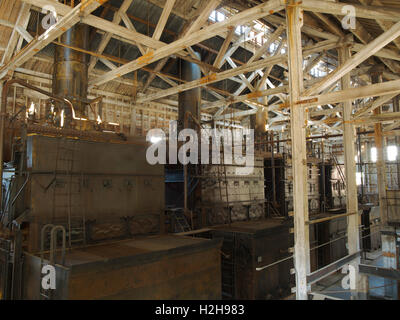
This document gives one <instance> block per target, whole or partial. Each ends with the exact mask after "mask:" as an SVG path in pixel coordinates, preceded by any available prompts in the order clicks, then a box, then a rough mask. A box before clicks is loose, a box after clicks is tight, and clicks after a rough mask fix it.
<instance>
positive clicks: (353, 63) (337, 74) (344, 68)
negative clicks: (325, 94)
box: [304, 22, 400, 96]
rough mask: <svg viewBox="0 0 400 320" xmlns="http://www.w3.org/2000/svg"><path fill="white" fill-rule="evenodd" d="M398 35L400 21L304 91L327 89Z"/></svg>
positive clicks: (310, 93) (311, 91) (316, 92)
mask: <svg viewBox="0 0 400 320" xmlns="http://www.w3.org/2000/svg"><path fill="white" fill-rule="evenodd" d="M398 36H400V22H398V23H396V24H395V25H393V27H392V28H391V29H389V30H388V31H386V32H385V33H383V34H382V35H380V36H379V37H378V38H376V39H375V40H374V41H372V42H370V43H369V44H368V45H366V46H365V47H364V48H363V49H362V50H360V51H359V52H357V54H355V55H354V56H352V57H351V58H350V59H349V60H347V61H346V63H344V64H343V65H341V66H340V67H339V68H337V69H336V70H335V71H333V72H332V73H330V74H329V75H328V76H326V77H325V78H324V79H323V80H322V81H321V82H319V83H317V84H316V85H315V86H313V87H311V88H309V89H307V90H306V91H305V92H304V95H306V96H311V95H314V94H318V93H319V92H321V91H322V90H324V89H326V88H327V87H328V86H329V85H331V84H332V83H334V82H336V81H338V80H339V79H340V78H342V77H343V76H344V75H345V74H347V73H348V72H350V71H351V70H353V69H354V68H356V67H357V66H358V65H359V64H361V63H362V62H364V61H365V60H366V59H368V58H369V57H371V56H372V55H374V54H375V53H376V52H378V51H379V50H381V49H382V48H383V47H385V46H386V45H387V44H389V43H390V42H392V41H393V39H396V38H397V37H398Z"/></svg>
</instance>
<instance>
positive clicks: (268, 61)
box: [138, 40, 337, 102]
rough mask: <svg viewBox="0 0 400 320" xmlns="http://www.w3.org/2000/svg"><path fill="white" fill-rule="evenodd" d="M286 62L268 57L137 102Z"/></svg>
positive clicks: (327, 44) (326, 44)
mask: <svg viewBox="0 0 400 320" xmlns="http://www.w3.org/2000/svg"><path fill="white" fill-rule="evenodd" d="M336 46H337V43H336V41H330V40H328V41H323V42H321V43H317V44H315V45H313V46H311V47H307V48H305V49H304V53H305V54H312V53H316V52H320V51H321V50H329V49H328V48H330V49H332V48H335V47H336ZM284 61H287V54H279V55H276V56H272V57H268V58H265V59H262V60H258V61H255V62H252V63H250V64H244V65H242V66H240V67H237V68H235V69H229V70H226V71H223V72H219V73H212V74H210V75H208V76H206V77H203V78H201V79H198V80H194V81H191V82H187V83H184V84H181V85H179V86H176V87H174V88H169V89H166V90H163V91H160V92H157V93H155V94H151V95H146V96H145V97H143V98H142V99H139V100H138V102H146V101H151V100H157V99H160V98H163V97H166V96H169V95H172V94H175V93H178V92H182V91H186V90H190V89H194V88H197V87H201V86H204V85H207V84H211V83H215V82H219V81H222V80H225V79H228V78H231V77H235V76H238V75H240V74H244V73H246V72H251V71H254V70H261V69H263V68H265V67H267V66H273V65H275V64H278V63H281V62H284Z"/></svg>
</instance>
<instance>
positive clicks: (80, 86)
mask: <svg viewBox="0 0 400 320" xmlns="http://www.w3.org/2000/svg"><path fill="white" fill-rule="evenodd" d="M88 30H89V29H88V26H87V25H84V24H81V23H79V24H76V25H75V26H73V27H72V28H70V29H69V30H67V31H66V32H65V33H64V34H63V35H62V36H61V42H62V43H64V44H66V45H68V46H72V47H77V48H81V49H88V39H89V37H88V36H89V32H88ZM87 91H88V56H87V54H85V53H82V52H78V51H75V50H72V49H70V48H67V47H63V46H57V47H56V49H55V54H54V70H53V94H54V95H58V96H63V97H65V98H67V99H69V100H70V101H71V102H72V103H73V105H74V109H75V113H76V116H77V117H84V116H85V108H86V103H85V101H86V100H87ZM66 115H67V117H68V116H69V117H70V116H71V114H70V112H69V111H68V112H67V111H66Z"/></svg>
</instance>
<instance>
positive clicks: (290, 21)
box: [286, 0, 310, 300]
mask: <svg viewBox="0 0 400 320" xmlns="http://www.w3.org/2000/svg"><path fill="white" fill-rule="evenodd" d="M300 3H301V1H298V0H291V1H290V3H289V4H288V6H287V8H286V19H287V37H288V47H289V60H288V62H289V84H290V124H291V135H292V168H293V169H292V170H293V209H294V265H295V271H296V298H297V299H298V300H307V299H308V285H307V274H309V273H310V238H309V227H308V226H307V225H306V222H308V195H307V152H306V123H305V118H304V110H303V108H302V107H300V105H296V102H297V101H299V99H300V97H301V94H302V91H303V89H304V88H303V54H302V43H301V27H302V25H303V13H302V11H301V9H300Z"/></svg>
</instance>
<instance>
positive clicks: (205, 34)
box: [89, 0, 283, 86]
mask: <svg viewBox="0 0 400 320" xmlns="http://www.w3.org/2000/svg"><path fill="white" fill-rule="evenodd" d="M282 8H283V6H282V5H281V2H280V1H279V0H270V1H268V2H267V3H263V4H260V5H258V6H256V7H254V8H251V9H248V10H246V11H243V12H240V13H238V14H236V15H234V16H232V17H230V18H229V19H226V20H224V21H221V22H218V23H215V24H212V25H210V26H207V27H205V28H203V29H201V30H199V31H197V32H194V33H190V34H188V35H187V36H185V37H184V38H182V39H178V40H176V41H174V42H172V43H170V44H167V45H165V46H163V47H161V48H159V49H157V50H155V51H149V52H148V53H147V54H146V55H144V56H142V57H140V58H138V59H136V60H134V61H132V62H130V63H127V64H126V65H124V66H121V67H119V68H118V69H116V70H112V71H110V72H108V73H107V74H105V75H104V76H101V77H98V78H97V79H94V80H92V81H90V83H89V85H90V86H94V85H100V84H103V83H105V82H108V81H110V80H112V79H114V78H116V77H121V76H122V75H124V74H127V73H130V72H132V71H135V70H138V69H140V68H142V67H144V66H146V65H148V64H151V63H153V62H156V61H158V60H160V59H162V58H165V57H168V56H170V55H173V54H175V53H177V52H179V51H181V50H182V49H185V48H188V47H190V46H192V45H194V44H196V43H199V42H201V41H204V40H206V39H209V38H212V37H213V36H214V35H216V34H218V33H219V32H222V31H225V30H227V29H228V28H229V27H232V26H236V25H238V24H240V23H244V22H246V21H249V20H253V19H258V18H260V17H263V16H265V15H269V14H271V13H274V12H276V11H279V10H281V9H282Z"/></svg>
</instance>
